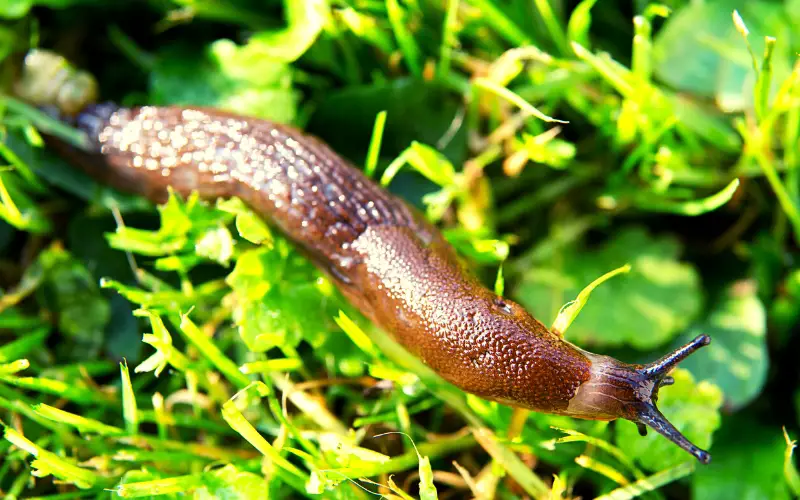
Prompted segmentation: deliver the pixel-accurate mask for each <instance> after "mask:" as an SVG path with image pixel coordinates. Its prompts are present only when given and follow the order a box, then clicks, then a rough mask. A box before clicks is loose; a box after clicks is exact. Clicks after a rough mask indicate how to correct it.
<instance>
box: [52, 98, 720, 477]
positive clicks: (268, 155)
mask: <svg viewBox="0 0 800 500" xmlns="http://www.w3.org/2000/svg"><path fill="white" fill-rule="evenodd" d="M74 124H75V125H76V126H77V128H79V129H81V130H83V131H84V132H85V133H86V134H87V136H88V138H89V142H90V144H91V146H90V147H89V148H87V149H86V150H83V151H79V150H76V149H74V148H70V147H68V146H65V145H64V144H63V143H58V142H57V141H54V142H52V144H53V145H54V147H57V148H58V149H59V150H60V151H61V152H62V153H63V154H65V155H66V156H67V157H68V158H70V159H71V160H72V161H73V162H74V163H75V164H76V165H78V166H80V167H81V168H83V169H84V170H86V171H87V172H89V173H90V174H91V175H93V176H94V177H96V178H97V179H99V180H100V181H102V182H104V183H107V184H110V185H113V186H114V187H116V188H118V189H120V190H123V191H126V192H132V193H138V194H141V195H143V196H145V197H147V198H149V199H150V200H152V201H154V202H163V201H165V200H166V197H167V193H168V188H170V187H171V188H172V189H174V190H175V191H176V192H178V193H179V194H181V195H184V196H185V195H188V194H189V193H191V192H193V191H196V192H198V193H199V195H200V196H201V197H202V198H205V199H216V198H220V197H222V198H229V197H234V196H237V197H239V198H241V199H242V200H243V201H244V202H245V203H247V204H248V205H249V206H250V207H251V208H252V209H253V210H254V211H256V212H257V213H258V214H259V215H260V216H261V217H263V218H264V219H265V220H267V221H269V222H270V223H272V224H273V225H274V226H276V227H277V228H278V229H280V230H281V231H282V232H283V233H284V234H285V235H287V236H288V237H289V238H290V239H291V240H293V241H294V242H295V243H296V244H297V245H298V247H299V248H300V249H302V251H303V252H304V253H306V254H307V255H308V256H309V257H310V258H311V259H312V260H313V261H314V262H315V263H316V264H317V265H318V266H319V267H320V268H321V269H323V270H324V271H325V272H326V273H327V274H328V275H330V277H331V278H332V279H333V281H334V282H335V283H336V284H337V286H338V287H339V289H340V290H341V291H342V293H343V294H344V295H345V296H346V297H347V298H348V299H349V300H350V301H351V302H352V303H353V304H354V305H355V306H356V307H358V308H359V309H360V310H361V311H362V312H363V313H364V314H365V315H366V316H368V317H369V318H370V319H372V320H373V321H374V322H375V323H376V324H377V325H378V326H380V327H382V328H383V329H385V330H386V331H388V332H390V333H391V334H392V335H393V336H394V338H395V339H396V340H397V341H398V342H400V343H401V344H402V345H403V346H404V347H405V348H406V349H408V350H409V351H410V352H411V353H413V354H414V355H416V356H418V357H419V358H421V359H422V360H423V361H424V362H425V363H426V364H427V365H428V366H430V367H431V368H432V369H433V370H435V371H436V372H437V373H438V374H439V375H441V376H442V377H443V378H444V379H446V380H447V381H449V382H451V383H453V384H455V385H456V386H458V387H460V388H461V389H463V390H464V391H466V392H469V393H473V394H476V395H478V396H481V397H484V398H487V399H490V400H495V401H499V402H501V403H504V404H508V405H511V406H515V407H520V408H527V409H530V410H535V411H539V412H546V413H554V414H561V415H569V416H573V417H577V418H585V419H597V420H613V419H616V418H625V419H629V420H632V421H634V422H636V423H637V424H638V425H639V428H640V431H642V432H643V430H644V429H645V427H644V426H645V425H647V426H650V427H652V428H654V429H655V430H656V431H658V432H659V433H661V434H663V435H664V436H666V437H668V438H669V439H671V440H672V441H673V442H675V443H676V444H677V445H679V446H681V447H682V448H684V449H685V450H687V451H688V452H689V453H691V454H692V455H694V456H695V457H697V459H698V460H700V461H701V462H703V463H708V462H709V461H710V458H711V457H710V455H709V454H708V453H707V452H705V451H703V450H700V449H699V448H697V447H696V446H695V445H693V444H692V443H690V442H689V441H688V440H687V439H686V438H685V437H684V436H683V435H681V433H680V432H679V431H678V430H677V429H675V428H674V427H673V426H672V425H671V424H670V423H669V422H668V421H667V420H666V419H665V418H664V416H663V415H661V413H660V412H659V411H658V409H657V408H656V406H655V404H654V402H655V400H656V398H657V393H658V389H659V388H660V387H661V386H663V385H667V384H670V383H671V382H672V379H671V378H670V377H669V376H668V372H669V370H670V369H672V368H673V367H674V366H675V365H676V364H677V363H678V362H680V361H681V360H682V359H683V358H685V357H686V356H688V355H689V354H690V353H691V352H693V351H694V350H696V349H697V348H698V347H701V346H702V345H706V344H707V343H708V341H709V338H708V337H707V336H700V337H698V338H697V339H695V340H694V341H693V342H691V343H690V344H688V345H686V346H684V347H683V348H681V349H678V350H677V351H675V352H674V353H672V354H670V355H668V356H666V357H665V358H662V359H661V360H659V361H657V362H655V363H651V364H648V365H631V364H626V363H623V362H621V361H618V360H616V359H613V358H610V357H607V356H600V355H596V354H592V353H589V352H586V351H583V350H582V349H580V348H578V347H576V346H574V345H573V344H571V343H569V342H567V341H565V340H564V339H563V338H562V337H561V336H560V335H558V334H556V333H554V332H552V331H550V330H549V329H548V328H547V327H545V326H544V325H543V324H542V323H540V322H539V321H538V320H536V319H535V318H533V317H532V316H531V315H530V314H528V313H527V312H526V311H525V310H524V309H523V308H522V307H521V306H519V305H518V304H516V303H514V302H512V301H510V300H508V299H505V298H502V297H498V296H497V295H495V294H494V293H493V292H491V291H489V290H488V289H487V288H486V287H484V286H483V285H482V284H481V283H480V282H479V281H478V280H477V279H476V278H475V277H474V276H473V275H472V274H471V273H470V272H469V271H468V270H467V269H465V268H464V267H463V266H462V265H461V264H460V262H459V261H458V259H457V258H456V255H455V252H454V251H453V250H452V248H451V247H450V246H449V245H448V244H447V242H446V241H445V240H444V238H443V237H442V236H441V234H440V233H439V231H438V230H437V229H436V228H435V227H434V226H432V225H431V224H429V223H428V222H427V221H425V220H424V219H423V218H422V217H420V216H419V215H417V214H416V212H415V211H413V210H412V209H410V208H409V207H408V206H407V205H406V204H405V203H404V202H403V201H401V200H400V199H398V198H396V197H394V196H392V195H391V194H389V193H387V192H386V191H385V190H383V189H381V188H380V187H379V186H377V185H376V184H375V183H373V182H372V181H371V180H369V179H368V178H366V177H365V176H364V175H363V174H362V173H361V172H360V171H359V170H357V169H356V168H354V167H353V166H351V165H350V164H349V163H348V162H347V161H345V160H343V159H342V158H340V157H339V156H338V155H337V154H336V153H334V152H333V151H332V150H331V149H330V148H329V147H327V146H326V145H325V144H323V143H322V142H320V141H319V140H317V139H315V138H312V137H310V136H307V135H304V134H303V133H301V132H300V131H298V130H295V129H293V128H290V127H287V126H283V125H279V124H275V123H272V122H269V121H265V120H258V119H253V118H245V117H240V116H234V115H231V114H228V113H224V112H221V111H215V110H208V109H199V108H178V107H150V106H148V107H142V108H133V109H128V108H120V107H117V106H115V105H112V104H102V105H96V106H89V107H87V108H86V109H85V110H84V111H83V112H82V113H80V114H79V115H78V116H77V117H76V118H75V119H74Z"/></svg>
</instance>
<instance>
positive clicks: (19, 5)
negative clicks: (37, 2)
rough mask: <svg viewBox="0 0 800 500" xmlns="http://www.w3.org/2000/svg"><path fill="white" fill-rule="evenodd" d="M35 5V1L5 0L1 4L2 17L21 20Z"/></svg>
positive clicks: (0, 12)
mask: <svg viewBox="0 0 800 500" xmlns="http://www.w3.org/2000/svg"><path fill="white" fill-rule="evenodd" d="M33 3H34V2H33V0H4V1H3V2H0V17H5V18H7V19H19V18H21V17H23V16H25V15H26V14H27V13H28V11H29V10H30V8H31V7H33Z"/></svg>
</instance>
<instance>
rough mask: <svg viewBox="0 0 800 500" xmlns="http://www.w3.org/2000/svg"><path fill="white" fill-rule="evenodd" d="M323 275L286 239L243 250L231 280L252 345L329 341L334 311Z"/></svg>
mask: <svg viewBox="0 0 800 500" xmlns="http://www.w3.org/2000/svg"><path fill="white" fill-rule="evenodd" d="M276 243H277V242H276ZM317 276H318V273H317V271H316V270H315V269H313V268H312V267H311V265H310V264H309V263H308V262H306V261H305V260H299V261H298V257H297V256H296V255H294V254H291V255H290V254H289V250H288V245H287V243H286V242H285V241H284V240H280V243H279V244H276V245H275V247H274V248H272V249H268V248H258V249H254V250H248V251H246V252H244V253H242V255H241V256H240V257H239V259H238V260H237V262H236V267H235V268H234V270H233V272H232V273H231V274H230V275H229V276H228V278H227V279H226V281H227V283H228V284H229V285H230V286H231V288H233V291H234V292H235V302H234V309H233V319H234V322H235V323H236V326H237V327H238V329H239V335H240V336H241V338H242V340H244V342H245V344H247V347H248V348H249V349H250V350H252V351H256V352H263V351H265V350H267V349H269V348H271V347H275V346H295V345H297V344H298V343H299V342H300V340H301V339H303V338H305V339H306V340H307V341H309V342H311V343H312V344H313V345H318V344H319V343H320V342H321V341H323V340H324V335H323V334H324V332H326V331H328V330H329V329H330V326H331V324H332V322H331V318H333V314H334V311H332V310H331V309H330V308H331V307H332V306H333V304H330V302H331V301H329V300H326V298H327V295H326V291H325V290H324V287H320V286H319V284H318V283H317Z"/></svg>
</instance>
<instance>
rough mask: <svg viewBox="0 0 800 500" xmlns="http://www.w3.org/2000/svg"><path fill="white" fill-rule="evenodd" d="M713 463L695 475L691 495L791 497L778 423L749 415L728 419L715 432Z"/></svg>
mask: <svg viewBox="0 0 800 500" xmlns="http://www.w3.org/2000/svg"><path fill="white" fill-rule="evenodd" d="M715 442H716V444H715V445H714V447H713V448H712V449H711V455H712V456H713V457H714V458H713V460H712V461H711V464H710V465H707V466H704V467H699V468H698V469H697V472H696V473H695V474H694V476H693V477H692V498H698V499H699V498H702V499H703V500H730V499H732V498H736V499H746V500H783V499H788V498H789V494H788V492H787V489H786V481H785V480H784V478H783V454H784V451H785V449H786V443H785V441H784V439H783V435H782V434H781V429H780V427H779V426H778V425H774V426H771V427H763V426H761V425H759V424H758V423H757V422H755V421H753V420H751V419H747V418H742V417H739V418H734V419H730V420H727V421H726V422H725V425H724V426H723V428H722V429H721V430H720V432H719V433H718V435H717V436H715Z"/></svg>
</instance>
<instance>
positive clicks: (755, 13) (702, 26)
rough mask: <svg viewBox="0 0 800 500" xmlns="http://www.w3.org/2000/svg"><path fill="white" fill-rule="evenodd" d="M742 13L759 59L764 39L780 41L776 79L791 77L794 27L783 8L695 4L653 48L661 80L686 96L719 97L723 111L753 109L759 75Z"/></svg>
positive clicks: (732, 0)
mask: <svg viewBox="0 0 800 500" xmlns="http://www.w3.org/2000/svg"><path fill="white" fill-rule="evenodd" d="M734 9H737V10H738V11H739V12H740V13H741V16H742V18H744V20H745V21H746V22H747V27H748V29H749V30H750V31H751V33H750V35H751V36H750V37H749V38H750V42H751V43H752V44H753V49H754V51H755V53H756V54H762V53H763V50H764V36H766V35H770V36H774V37H776V38H777V39H778V46H777V47H776V51H775V57H774V66H775V68H774V70H775V72H774V79H775V80H776V81H782V80H783V79H784V78H786V76H787V75H788V74H789V71H790V67H791V61H792V59H793V55H792V51H791V44H790V40H791V38H792V37H791V28H790V25H789V24H788V23H787V21H786V14H785V11H784V8H783V6H781V5H780V4H779V3H772V2H764V1H752V0H716V1H709V2H691V3H689V4H687V5H686V6H685V7H683V8H682V9H679V10H678V11H676V12H675V13H674V14H673V15H672V16H671V17H669V18H668V19H667V21H666V23H665V25H664V27H663V28H662V29H661V30H660V31H659V33H658V35H657V36H656V38H655V41H654V43H653V57H654V59H655V60H654V65H653V67H654V69H655V72H656V74H657V75H658V77H659V78H660V79H661V80H662V81H664V82H666V83H668V84H669V85H670V86H672V87H675V88H677V89H679V90H682V91H688V92H693V93H695V94H699V95H704V96H708V97H716V99H717V101H718V102H719V103H720V105H721V107H722V108H723V109H725V110H728V111H738V110H741V109H743V108H745V107H749V106H752V104H753V92H752V88H753V85H755V75H754V74H753V67H752V62H751V57H750V55H749V54H748V51H747V48H746V46H745V44H744V41H743V40H742V38H741V36H740V35H739V33H737V31H736V29H735V27H734V24H733V21H732V19H731V14H732V12H733V10H734Z"/></svg>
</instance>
